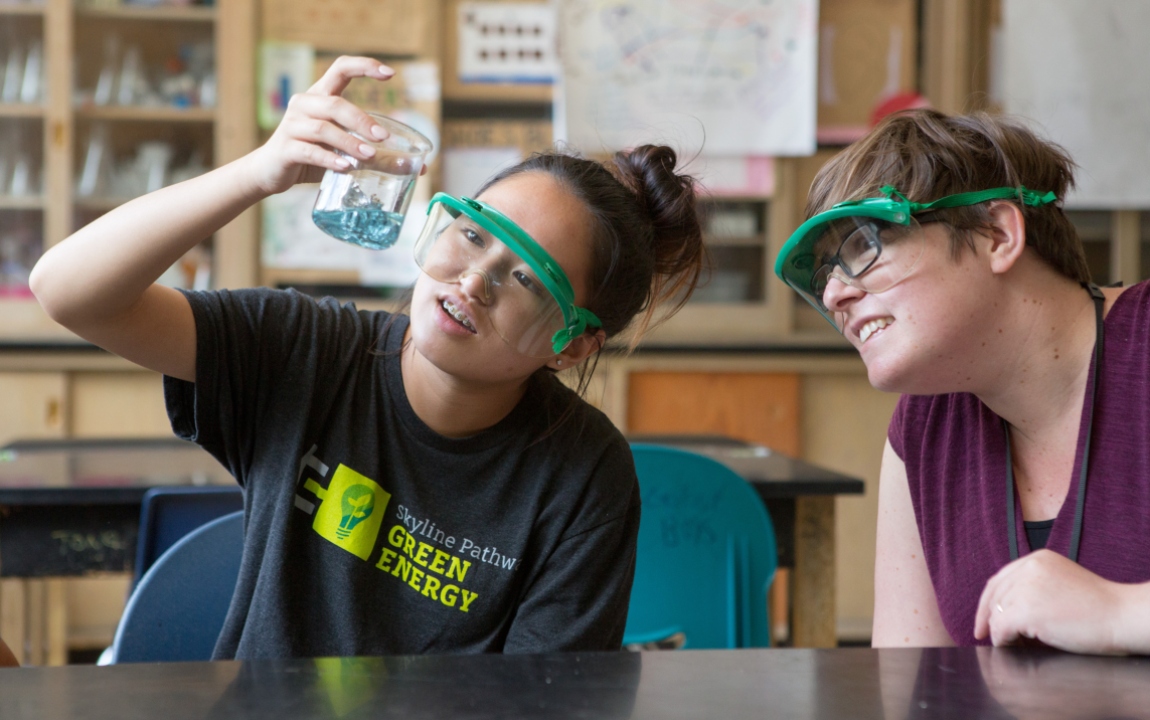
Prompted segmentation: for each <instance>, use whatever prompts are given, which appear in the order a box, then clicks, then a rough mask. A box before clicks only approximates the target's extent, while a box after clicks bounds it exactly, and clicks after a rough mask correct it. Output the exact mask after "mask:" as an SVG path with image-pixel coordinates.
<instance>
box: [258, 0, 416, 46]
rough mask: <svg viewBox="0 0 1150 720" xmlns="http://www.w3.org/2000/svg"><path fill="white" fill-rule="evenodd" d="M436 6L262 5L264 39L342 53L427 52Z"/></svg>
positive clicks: (352, 1) (358, 1)
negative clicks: (303, 44)
mask: <svg viewBox="0 0 1150 720" xmlns="http://www.w3.org/2000/svg"><path fill="white" fill-rule="evenodd" d="M435 6H436V3H433V2H428V0H387V2H379V0H263V1H262V7H261V8H260V9H261V13H260V16H261V28H260V30H261V36H262V37H263V38H264V39H266V40H282V41H289V42H305V43H309V44H311V45H314V46H315V48H316V49H317V50H327V51H332V52H340V53H379V54H385V55H419V54H422V53H426V52H427V51H428V44H429V42H428V39H429V37H430V35H431V32H432V30H433V27H432V26H433V24H434V22H435V16H434V14H433V13H434V10H435Z"/></svg>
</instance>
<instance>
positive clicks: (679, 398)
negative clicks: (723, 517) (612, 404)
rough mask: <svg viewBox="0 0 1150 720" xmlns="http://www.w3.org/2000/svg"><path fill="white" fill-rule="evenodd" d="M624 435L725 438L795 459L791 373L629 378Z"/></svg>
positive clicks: (794, 380) (795, 381) (795, 394)
mask: <svg viewBox="0 0 1150 720" xmlns="http://www.w3.org/2000/svg"><path fill="white" fill-rule="evenodd" d="M627 432H628V433H632V434H643V433H692V434H703V435H726V436H728V437H733V438H738V439H740V440H747V441H750V442H755V443H759V444H761V445H766V446H767V447H769V448H772V449H774V450H778V451H779V452H781V453H783V454H786V455H790V456H792V457H798V455H799V451H800V442H799V376H798V374H797V373H738V372H663V371H644V372H634V373H632V374H631V376H630V378H629V382H628V388H627Z"/></svg>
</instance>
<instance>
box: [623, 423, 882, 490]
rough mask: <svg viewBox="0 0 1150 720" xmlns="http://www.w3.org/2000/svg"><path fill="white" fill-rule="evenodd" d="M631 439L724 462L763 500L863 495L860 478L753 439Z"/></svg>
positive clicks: (652, 437)
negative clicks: (758, 442) (812, 462)
mask: <svg viewBox="0 0 1150 720" xmlns="http://www.w3.org/2000/svg"><path fill="white" fill-rule="evenodd" d="M627 439H628V440H630V441H631V442H645V443H653V444H657V445H671V446H673V447H678V448H683V449H684V450H691V451H693V452H697V453H700V454H702V455H706V456H708V457H711V458H714V459H715V460H718V461H719V462H721V463H723V464H724V465H726V466H727V467H729V468H731V469H732V470H734V471H735V472H736V473H738V474H739V475H741V476H742V477H743V479H745V480H746V481H747V482H749V483H751V484H752V485H754V486H755V490H756V491H757V492H758V493H759V497H761V498H763V499H764V500H769V499H773V498H784V497H790V498H793V497H797V496H800V495H862V493H863V491H864V490H865V486H864V485H863V481H862V480H860V479H858V478H854V477H851V476H849V475H843V474H841V473H837V472H835V471H833V470H827V469H825V468H821V467H819V466H817V465H812V464H810V463H808V462H804V461H802V460H796V459H794V458H792V457H788V456H786V455H783V454H782V453H778V452H775V451H774V450H771V449H770V448H767V447H763V446H762V445H755V444H753V443H747V442H743V441H742V440H735V439H733V438H728V437H723V436H721V435H630V436H628V438H627Z"/></svg>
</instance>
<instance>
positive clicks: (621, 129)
mask: <svg viewBox="0 0 1150 720" xmlns="http://www.w3.org/2000/svg"><path fill="white" fill-rule="evenodd" d="M559 11H560V19H559V43H560V51H559V56H560V62H561V64H562V74H561V81H560V88H559V94H558V102H557V112H556V115H557V118H556V120H557V128H556V130H557V133H556V134H557V137H558V138H560V139H565V140H566V141H567V142H569V143H571V144H572V145H574V146H575V147H576V148H577V149H580V150H583V151H586V152H598V151H600V150H622V149H626V148H629V147H634V146H635V145H639V144H642V143H648V142H662V143H667V144H670V145H673V146H675V147H677V148H678V149H680V150H681V151H682V152H690V151H692V150H694V151H700V150H701V151H703V152H705V153H707V154H711V155H810V154H812V153H813V152H814V149H815V102H816V98H815V75H816V63H817V58H816V53H817V30H818V0H563V1H562V2H560V4H559Z"/></svg>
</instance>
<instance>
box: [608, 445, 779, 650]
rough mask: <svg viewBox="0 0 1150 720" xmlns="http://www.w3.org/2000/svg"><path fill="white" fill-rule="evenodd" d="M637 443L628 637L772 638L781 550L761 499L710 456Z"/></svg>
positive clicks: (736, 642) (710, 642) (691, 642)
mask: <svg viewBox="0 0 1150 720" xmlns="http://www.w3.org/2000/svg"><path fill="white" fill-rule="evenodd" d="M631 451H632V453H633V454H634V457H635V469H636V471H637V472H638V475H639V492H640V494H641V496H642V499H643V514H642V520H641V522H640V524H639V549H638V557H637V560H636V567H635V584H634V586H633V587H632V590H631V604H630V610H629V613H628V615H627V627H626V631H625V633H624V638H623V642H624V644H626V645H645V646H648V647H649V646H652V645H656V644H658V645H662V646H671V647H685V648H695V649H700V648H745V647H767V646H769V645H770V624H769V620H768V616H767V589H768V588H769V587H770V584H771V581H772V580H773V579H774V576H775V569H776V567H777V566H778V553H777V550H776V548H775V531H774V527H773V526H772V524H771V518H770V516H769V515H768V514H767V511H766V508H765V507H764V506H763V502H762V500H761V499H760V498H759V497H758V495H757V494H756V493H755V491H754V490H753V489H752V488H751V487H750V485H748V484H747V482H746V481H745V480H744V479H743V478H741V477H740V476H739V475H737V474H736V473H735V472H734V471H732V470H731V469H730V468H728V467H727V466H725V465H723V464H721V463H719V462H717V461H715V460H712V459H711V458H708V457H704V456H702V455H698V454H696V453H692V452H688V451H685V450H679V449H674V448H668V447H662V446H658V445H646V444H633V445H632V446H631Z"/></svg>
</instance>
